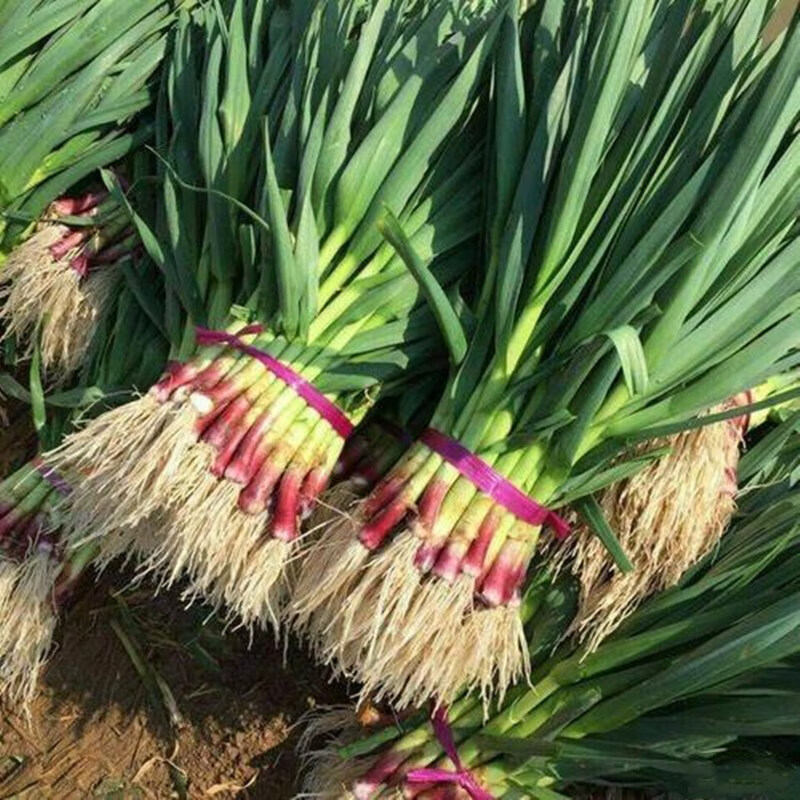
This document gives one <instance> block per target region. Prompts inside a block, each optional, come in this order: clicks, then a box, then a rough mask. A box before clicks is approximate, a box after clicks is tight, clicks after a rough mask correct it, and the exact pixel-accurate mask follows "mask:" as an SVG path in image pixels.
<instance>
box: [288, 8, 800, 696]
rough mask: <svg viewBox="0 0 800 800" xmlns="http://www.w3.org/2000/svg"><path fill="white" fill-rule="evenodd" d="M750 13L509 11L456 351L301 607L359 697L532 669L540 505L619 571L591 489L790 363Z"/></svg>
mask: <svg viewBox="0 0 800 800" xmlns="http://www.w3.org/2000/svg"><path fill="white" fill-rule="evenodd" d="M769 12H770V5H769V4H767V3H759V4H753V3H740V2H726V3H721V4H718V5H716V6H715V7H714V8H713V9H709V10H708V11H707V13H705V14H702V15H701V14H696V13H694V8H693V7H692V5H691V4H688V3H637V4H614V3H599V4H598V3H592V4H586V5H584V4H577V5H575V6H569V8H567V7H566V6H560V5H558V4H552V5H551V4H542V5H540V6H535V7H534V8H532V9H531V10H529V11H527V12H526V13H525V14H524V15H523V17H522V19H521V21H520V22H519V25H518V20H517V15H516V13H515V11H514V10H512V11H510V12H509V14H508V15H507V16H506V18H505V21H504V36H503V37H502V41H501V44H500V47H499V49H498V54H497V57H496V60H497V69H496V75H497V77H496V80H495V87H496V92H495V97H494V101H493V103H494V110H495V113H494V122H493V132H492V135H491V141H492V148H493V152H492V154H491V155H490V160H492V159H493V160H494V163H495V166H494V169H493V171H492V178H493V184H494V188H493V196H492V200H491V202H489V203H488V204H487V217H486V220H485V228H486V230H487V231H488V248H487V251H486V253H485V255H484V261H485V263H486V265H487V266H486V271H487V275H488V278H487V280H486V282H485V284H484V287H483V292H482V295H481V298H480V302H479V305H478V320H477V323H476V327H475V332H474V335H473V336H472V337H471V341H470V346H469V349H468V351H467V353H466V355H465V357H464V358H463V359H461V360H459V361H457V367H458V368H457V369H456V370H454V373H453V376H452V378H451V380H450V383H449V384H448V387H447V389H446V391H445V395H444V398H443V400H442V402H441V403H440V405H439V408H438V410H437V412H436V414H435V415H434V418H433V421H432V424H431V428H430V429H429V430H428V431H427V432H426V433H425V434H424V435H423V436H422V437H421V439H420V441H419V442H418V443H417V444H415V445H414V446H413V447H412V448H410V449H409V451H408V452H407V454H406V456H405V457H404V458H403V459H401V461H400V463H399V464H398V465H397V466H396V467H395V468H394V469H393V470H392V471H391V472H390V473H389V475H388V476H387V478H386V479H385V480H384V481H382V482H381V484H380V485H379V486H378V487H376V489H375V490H374V491H373V492H372V494H371V495H370V496H369V497H368V498H367V499H366V500H365V501H364V502H363V503H362V504H361V505H360V507H359V508H358V509H357V511H356V512H355V513H354V514H352V515H350V516H349V518H347V519H344V520H343V521H341V522H339V523H337V524H336V525H335V526H334V527H333V529H332V530H331V531H329V532H328V534H326V535H323V536H321V537H320V538H319V541H318V543H317V544H316V545H313V546H312V547H311V548H310V549H309V552H308V555H307V557H306V558H305V560H304V562H303V565H302V567H301V572H300V577H299V580H298V584H297V589H296V592H295V595H294V603H293V606H292V612H293V615H294V618H295V621H296V623H297V626H298V627H299V628H300V629H301V630H302V631H304V632H305V633H306V634H307V635H308V636H309V637H310V639H311V641H312V643H313V644H314V646H315V649H316V651H317V652H318V653H319V654H320V655H321V657H322V658H323V659H324V660H326V661H328V662H330V663H332V664H334V665H335V666H336V667H338V668H339V669H340V670H342V671H343V672H345V673H346V674H348V675H350V676H352V677H354V678H356V679H358V680H359V681H361V682H362V683H363V684H364V687H365V688H364V692H365V694H367V695H369V694H370V693H376V695H377V696H378V697H384V696H385V697H389V698H392V699H393V700H395V701H396V702H398V703H399V704H401V705H415V704H419V703H421V702H422V701H424V700H425V699H426V698H428V697H430V696H435V697H436V698H437V699H439V700H441V701H444V702H447V701H448V700H449V699H451V698H452V697H453V696H454V695H455V694H456V693H457V692H458V691H460V689H461V688H462V687H463V686H465V685H466V686H469V687H477V688H480V689H481V691H482V692H483V693H484V695H485V696H488V695H489V694H490V693H491V692H492V691H493V690H494V689H497V688H499V690H500V692H501V693H502V691H503V690H504V689H505V687H507V686H508V685H510V684H511V683H512V682H513V681H514V680H516V679H518V678H519V677H521V676H522V675H524V674H525V673H527V671H528V655H527V647H526V644H525V636H524V633H523V630H522V620H521V617H520V613H519V605H520V600H521V597H522V595H523V593H524V586H525V583H526V580H527V572H528V564H529V562H530V560H531V558H532V557H533V555H534V553H535V551H536V549H537V547H538V545H539V539H540V535H541V531H542V528H543V527H545V526H550V527H551V528H552V529H554V530H556V531H558V530H559V529H561V530H562V532H563V527H564V526H563V520H560V518H559V517H558V515H556V514H555V513H554V509H556V508H558V507H559V506H563V505H565V504H567V503H570V504H572V505H573V506H575V507H577V508H578V510H580V511H581V512H582V513H583V515H584V516H585V518H586V519H587V521H588V522H589V523H590V524H591V525H592V527H593V528H594V530H595V532H596V533H597V534H598V536H600V537H601V538H602V539H603V541H604V542H605V543H606V545H607V546H608V547H609V548H611V549H612V551H613V552H614V554H615V556H616V558H617V561H618V563H620V564H621V565H623V567H625V565H626V561H625V557H624V553H622V552H621V549H620V548H619V546H618V543H617V542H616V540H615V538H614V534H613V531H611V530H610V528H609V527H608V524H607V522H606V521H605V519H604V518H603V516H602V513H601V510H600V508H599V507H598V505H597V503H596V501H595V500H594V499H593V498H592V496H591V495H592V493H593V492H595V491H598V490H600V489H602V488H603V487H604V486H606V485H608V484H610V483H613V482H615V481H617V480H620V479H621V478H623V477H625V476H626V475H631V474H633V473H634V472H635V471H636V470H637V469H640V468H641V467H642V466H643V465H645V464H647V463H648V462H649V461H651V460H652V459H653V458H655V457H656V455H658V454H652V453H651V454H644V455H641V454H640V457H638V458H637V457H635V449H634V448H635V446H636V444H637V443H639V442H642V441H646V440H651V439H653V438H654V437H657V436H663V435H669V434H672V433H675V432H676V431H678V430H681V429H682V428H686V427H692V426H696V425H703V424H706V423H707V422H709V421H710V420H711V419H712V417H710V416H707V413H708V412H709V410H710V409H713V408H714V407H715V406H717V405H719V404H721V403H724V402H726V401H727V400H728V399H729V398H731V397H734V396H735V395H737V394H738V393H739V392H743V391H746V390H747V389H749V388H750V387H752V386H755V385H758V384H759V383H761V382H762V381H764V380H765V379H767V378H768V377H769V376H770V375H772V374H777V373H780V372H782V371H783V370H786V369H789V368H791V367H792V366H793V364H794V363H795V361H796V358H797V355H796V348H797V345H798V334H797V331H798V326H797V323H798V318H797V302H798V296H799V295H798V288H800V287H798V284H797V280H798V273H797V270H796V269H795V265H796V261H797V257H798V254H800V250H799V249H798V248H799V247H800V243H799V242H798V241H797V239H796V226H795V218H796V209H797V200H798V192H800V183H799V182H798V175H799V174H800V173H798V165H799V164H800V162H798V156H800V142H798V139H797V136H796V134H795V130H796V127H795V125H796V122H797V116H798V111H800V87H799V86H798V84H797V81H796V75H797V70H798V66H800V35H799V34H798V31H797V24H796V22H795V24H794V25H793V26H792V27H791V28H790V30H789V32H788V33H786V35H785V36H783V37H781V38H779V39H778V40H777V41H775V42H774V43H773V44H771V45H769V46H765V45H764V44H763V42H762V40H761V36H760V33H761V30H762V28H763V25H764V22H765V20H766V19H767V17H768V14H769ZM652 64H658V65H659V67H658V69H654V68H653V69H651V68H650V65H652ZM534 65H536V68H534ZM531 76H533V78H532V79H531ZM531 80H532V82H531ZM743 410H744V411H746V409H743ZM743 410H741V409H731V410H730V411H728V412H725V413H724V414H723V416H726V415H727V416H731V417H733V416H738V415H740V414H741V413H742V412H743ZM703 415H706V416H705V417H704V418H703V419H699V418H698V417H699V416H703Z"/></svg>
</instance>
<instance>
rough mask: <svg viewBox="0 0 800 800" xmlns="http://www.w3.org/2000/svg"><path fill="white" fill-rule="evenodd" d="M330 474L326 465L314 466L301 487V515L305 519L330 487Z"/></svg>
mask: <svg viewBox="0 0 800 800" xmlns="http://www.w3.org/2000/svg"><path fill="white" fill-rule="evenodd" d="M329 479H330V474H329V472H328V470H326V469H325V468H324V467H314V469H312V470H311V471H310V472H309V473H308V475H306V479H305V481H303V487H302V489H300V517H301V519H305V518H306V517H307V516H308V515H309V514H310V513H311V511H312V509H313V507H314V503H315V501H316V499H317V498H318V497H319V496H320V495H321V494H322V493H323V492H324V491H325V489H326V488H327V487H328V481H329Z"/></svg>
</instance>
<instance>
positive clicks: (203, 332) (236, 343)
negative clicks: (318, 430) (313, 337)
mask: <svg viewBox="0 0 800 800" xmlns="http://www.w3.org/2000/svg"><path fill="white" fill-rule="evenodd" d="M263 330H264V329H263V328H262V327H261V326H260V325H248V326H247V327H246V328H242V330H240V331H239V332H238V333H228V332H227V331H212V330H209V329H208V328H200V327H198V328H197V329H196V335H197V343H198V344H201V345H209V344H227V345H229V346H230V347H234V348H236V349H237V350H239V351H240V352H242V353H246V354H247V355H248V356H251V357H252V358H255V359H256V360H257V361H260V362H261V363H262V364H263V365H264V366H265V367H266V368H267V369H268V370H269V371H270V372H271V373H272V374H273V375H274V376H275V377H276V378H278V379H279V380H281V381H283V382H284V383H285V384H286V385H287V386H290V387H291V388H292V389H294V391H295V392H297V394H298V395H299V396H300V397H302V398H303V400H305V401H306V403H308V404H309V405H310V406H311V408H313V409H314V410H315V411H316V412H317V413H318V414H319V415H320V416H321V417H322V418H323V419H324V420H326V421H327V422H328V423H329V424H330V426H331V427H332V428H333V429H334V430H335V431H336V433H338V434H339V436H341V437H342V439H346V438H347V437H348V436H350V434H351V433H352V432H353V423H352V422H350V420H349V419H348V418H347V417H346V416H345V414H344V412H343V411H342V410H341V409H340V408H338V407H337V406H336V405H334V404H333V403H332V402H331V401H330V400H328V398H327V397H325V395H324V394H321V393H320V392H318V391H317V390H316V389H315V388H314V387H313V386H312V385H311V384H310V383H309V382H308V381H307V380H306V379H305V378H304V377H302V375H298V374H297V373H296V372H295V371H294V370H293V369H291V367H288V366H287V365H286V364H284V363H283V362H282V361H278V359H277V358H275V357H274V356H271V355H270V354H269V353H265V352H264V351H263V350H259V349H258V348H257V347H253V346H252V345H249V344H245V342H243V341H242V340H241V339H240V338H239V337H240V336H246V335H248V334H251V333H261V332H262V331H263Z"/></svg>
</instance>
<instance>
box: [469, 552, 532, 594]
mask: <svg viewBox="0 0 800 800" xmlns="http://www.w3.org/2000/svg"><path fill="white" fill-rule="evenodd" d="M526 549H527V548H526V545H525V543H524V542H519V541H514V540H513V539H509V540H508V541H506V542H504V543H503V546H502V547H501V548H500V552H499V553H498V554H497V556H496V558H495V559H494V562H493V563H492V565H491V566H490V567H489V569H488V570H487V572H486V575H485V576H484V577H483V579H482V580H481V581H480V583H479V585H478V595H479V596H480V598H481V600H483V601H484V602H485V603H486V605H488V606H491V607H495V606H502V605H506V604H508V603H510V602H511V601H512V600H513V599H514V598H515V597H516V596H517V595H518V593H519V588H520V585H521V584H522V582H523V581H524V579H525V571H526V568H527V558H526Z"/></svg>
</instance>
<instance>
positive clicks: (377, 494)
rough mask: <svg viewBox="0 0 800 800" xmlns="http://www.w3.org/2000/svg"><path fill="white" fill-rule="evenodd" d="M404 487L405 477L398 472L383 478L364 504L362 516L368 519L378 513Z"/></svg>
mask: <svg viewBox="0 0 800 800" xmlns="http://www.w3.org/2000/svg"><path fill="white" fill-rule="evenodd" d="M405 485H406V476H405V475H403V474H400V473H399V472H395V473H391V474H389V475H387V476H386V478H384V480H382V481H381V482H380V483H379V484H378V485H377V486H376V487H375V489H374V490H373V491H372V494H370V496H369V497H368V498H367V499H366V501H365V502H364V515H365V516H366V517H367V518H369V517H372V516H374V515H375V514H376V513H378V512H379V511H380V510H381V509H382V508H384V507H385V506H386V505H387V504H388V503H389V502H391V501H392V500H394V499H395V498H396V497H397V496H398V495H399V494H400V492H401V491H402V490H403V487H404V486H405Z"/></svg>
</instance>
